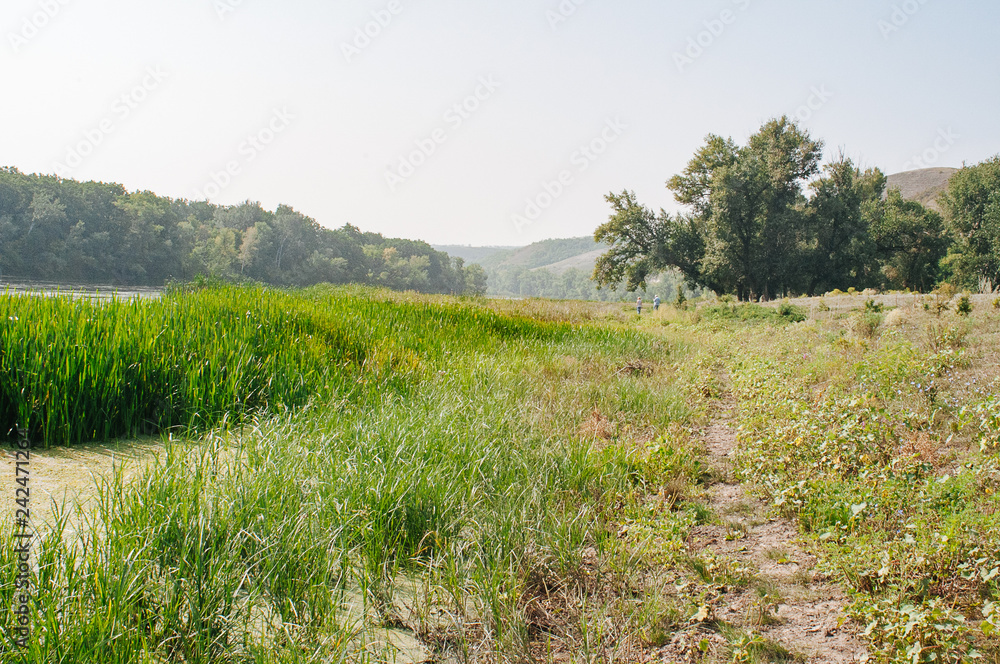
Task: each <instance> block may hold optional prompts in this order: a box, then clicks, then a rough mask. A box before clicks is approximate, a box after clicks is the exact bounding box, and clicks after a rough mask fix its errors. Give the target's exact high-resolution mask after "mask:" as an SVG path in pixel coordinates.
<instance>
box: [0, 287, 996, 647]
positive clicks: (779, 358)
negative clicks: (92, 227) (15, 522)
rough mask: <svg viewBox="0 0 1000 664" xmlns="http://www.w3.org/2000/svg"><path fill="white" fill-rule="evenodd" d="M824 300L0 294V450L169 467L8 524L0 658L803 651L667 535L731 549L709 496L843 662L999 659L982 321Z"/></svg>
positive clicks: (744, 592) (717, 562)
mask: <svg viewBox="0 0 1000 664" xmlns="http://www.w3.org/2000/svg"><path fill="white" fill-rule="evenodd" d="M852 297H853V300H852V301H851V303H852V304H853V306H841V307H834V308H830V307H821V306H819V304H818V303H816V302H813V303H805V302H802V303H785V304H783V305H781V306H777V307H771V308H768V307H758V306H756V305H735V304H733V303H726V302H707V303H700V304H698V305H697V306H695V305H693V304H688V305H686V306H685V307H683V308H674V307H663V308H661V310H660V311H659V312H657V313H656V314H653V315H646V314H644V315H643V316H642V317H638V316H636V314H635V313H634V311H633V310H631V309H630V308H629V307H627V306H626V305H618V304H610V303H582V302H545V301H538V300H528V301H499V300H482V299H462V298H459V299H455V298H448V297H439V296H420V295H414V294H396V293H390V292H388V291H378V290H371V289H362V288H329V287H315V288H311V289H307V290H302V291H276V290H269V289H254V288H237V287H214V288H192V289H179V290H176V291H173V292H170V293H167V294H165V295H164V297H163V298H161V299H160V300H157V301H143V302H139V301H136V300H127V301H112V302H105V303H96V304H95V303H88V302H86V301H75V302H74V301H71V300H69V299H66V298H51V299H39V298H31V297H25V296H14V295H10V294H8V295H4V296H2V297H0V321H7V322H6V323H5V324H4V326H3V327H0V396H2V397H3V401H2V402H0V404H2V405H0V417H2V418H3V420H2V425H3V430H4V431H6V430H8V429H13V428H15V427H16V430H17V431H18V432H19V433H20V434H21V435H23V436H28V437H29V438H30V439H31V440H32V441H33V445H34V447H35V451H36V453H37V454H44V453H45V451H44V448H45V446H47V445H76V444H79V443H80V442H82V441H86V440H91V439H102V438H108V437H113V436H135V435H139V434H143V435H153V436H156V437H158V438H160V439H161V440H163V452H162V454H160V455H159V456H158V457H156V458H155V459H154V461H153V462H151V464H150V465H149V467H148V468H146V469H145V471H144V472H143V473H142V474H141V475H140V476H139V477H133V478H131V479H128V478H126V476H125V474H124V473H122V472H113V473H110V474H108V475H106V476H103V477H101V478H99V479H98V500H97V501H96V504H95V505H92V506H89V507H87V508H86V509H83V508H82V507H81V508H74V506H73V505H71V504H68V505H57V506H56V507H55V510H54V513H55V517H54V518H53V519H52V522H50V523H48V524H36V525H37V528H38V532H39V536H38V537H37V538H36V540H35V541H34V542H33V554H34V557H33V568H32V581H33V587H34V593H33V597H32V603H31V607H32V611H33V614H32V617H31V619H32V625H33V632H32V636H31V639H30V642H29V644H28V646H27V648H21V649H18V648H16V647H15V646H14V645H13V641H12V638H11V634H12V629H11V628H12V626H13V624H14V623H13V615H12V614H11V613H10V612H9V611H8V610H7V609H8V607H12V606H13V605H14V603H15V590H14V579H15V578H16V575H17V560H16V556H15V554H14V551H15V547H16V543H15V541H14V539H13V535H14V530H13V528H12V524H9V523H8V524H7V525H5V527H4V528H3V531H2V533H3V534H2V538H0V540H2V541H0V577H2V579H3V582H2V585H0V603H2V605H3V607H4V614H3V619H4V623H3V624H4V635H5V643H4V645H3V646H0V661H4V662H7V661H9V662H21V661H29V662H40V663H41V662H45V663H46V664H48V663H56V662H59V663H63V662H66V663H68V662H95V663H104V662H109V663H110V662H150V663H152V662H268V663H277V662H282V663H284V662H383V661H385V662H389V661H399V662H403V661H449V662H481V661H482V662H496V661H518V662H520V661H553V662H554V661H574V662H584V661H586V662H596V661H608V662H610V661H705V662H730V661H738V662H739V661H744V662H748V661H806V660H807V659H809V657H810V656H812V657H813V658H814V659H815V657H816V655H815V654H814V653H809V652H806V651H804V650H802V651H800V650H799V649H798V648H797V645H796V644H795V643H794V642H789V643H783V642H782V643H779V642H777V640H776V639H777V637H775V636H774V634H775V633H773V632H770V631H769V630H771V629H773V628H776V627H775V626H777V625H779V624H780V622H781V620H782V617H781V615H779V612H778V610H777V608H776V607H778V606H779V605H780V604H781V603H782V601H786V602H789V601H790V600H789V599H787V598H786V599H785V600H783V598H782V597H781V596H780V594H781V590H780V589H775V586H774V584H770V585H769V583H770V582H769V581H768V579H767V574H766V573H765V571H764V570H762V569H753V568H749V567H747V566H746V564H745V563H743V562H740V561H741V560H742V559H737V558H736V557H727V556H722V555H715V554H714V553H709V552H706V551H704V550H699V549H698V548H696V547H694V546H693V545H692V542H694V541H695V539H693V534H696V533H698V532H703V531H704V530H705V529H706V528H711V527H718V526H719V525H720V524H724V525H725V527H726V528H728V530H726V532H727V537H726V539H727V540H728V539H730V538H729V532H730V531H732V539H733V540H734V541H735V542H736V543H737V544H738V543H739V541H740V539H741V538H746V537H747V536H748V535H747V532H746V531H745V530H744V531H739V529H738V528H735V527H732V524H731V523H730V521H729V519H730V516H727V515H726V514H722V513H720V512H719V510H717V509H715V508H713V503H712V501H711V500H710V494H711V492H712V491H714V490H715V489H714V488H713V487H716V488H717V487H718V486H723V485H727V483H731V484H736V483H739V484H740V485H741V486H743V487H746V490H747V492H748V494H749V495H752V496H753V501H754V502H753V505H749V504H748V506H747V509H748V510H758V511H759V512H760V521H761V522H762V523H764V522H767V521H768V520H773V519H779V518H783V519H787V520H789V523H793V524H795V525H796V527H797V528H798V529H799V537H800V538H801V539H800V541H799V544H797V546H801V547H803V548H804V549H806V550H808V551H809V552H810V554H811V555H813V556H815V557H816V559H817V560H818V566H817V568H816V571H815V575H816V577H818V576H820V575H822V576H823V577H824V578H825V579H829V580H830V581H831V582H832V583H836V584H838V586H839V587H842V588H843V592H844V593H845V595H846V597H847V603H846V604H845V608H844V616H843V620H844V622H845V629H850V630H852V631H853V633H855V634H856V635H857V637H858V638H859V639H862V640H863V641H864V642H865V643H867V644H868V646H869V655H868V657H870V661H880V662H920V661H942V662H946V661H951V662H962V661H1000V660H998V659H997V658H998V654H997V653H998V645H997V640H996V634H995V629H996V627H997V626H998V625H1000V611H998V610H997V609H996V608H995V605H994V604H993V602H995V601H996V600H997V599H998V598H997V583H998V579H1000V573H998V571H997V570H998V569H1000V544H998V542H1000V538H998V536H997V535H998V529H1000V517H998V516H997V513H996V512H997V511H996V507H997V500H998V499H997V498H996V490H997V484H998V481H1000V464H998V460H997V459H998V457H997V454H998V443H1000V441H998V439H997V431H998V428H1000V426H998V425H1000V399H998V397H997V389H996V388H997V382H996V381H997V378H998V375H1000V366H998V357H997V347H998V346H997V341H998V338H997V335H998V333H1000V312H998V311H997V310H996V309H994V308H993V307H992V306H991V305H990V303H989V302H985V303H982V302H979V301H977V303H976V306H975V308H974V310H973V311H972V312H971V314H970V315H968V316H959V315H957V314H956V313H955V312H954V310H953V309H950V310H944V309H940V308H936V309H934V310H933V311H932V310H930V308H928V310H925V309H923V307H922V306H912V305H911V306H908V307H900V308H898V309H895V310H893V309H892V308H891V307H886V306H876V304H874V303H873V304H866V302H867V300H866V299H865V298H864V297H863V296H860V295H858V296H852ZM722 411H726V412H727V413H731V415H732V418H733V421H732V426H733V427H734V428H735V430H736V434H737V440H738V444H737V448H736V453H735V455H734V458H733V462H732V466H731V468H730V467H722V466H720V465H719V464H718V463H716V461H717V460H715V459H713V457H712V454H711V451H710V449H709V448H708V447H707V446H706V444H705V442H704V440H705V436H704V432H705V430H706V427H710V426H717V425H718V418H719V413H720V412H722ZM10 494H11V501H13V484H11V489H10ZM33 500H35V501H37V500H39V497H37V496H33ZM755 518H756V517H755ZM811 573H812V572H811ZM812 582H813V580H811V579H804V580H803V584H804V585H805V586H808V585H809V584H810V583H812ZM736 596H739V597H755V598H758V599H759V601H756V600H755V603H754V605H753V608H754V610H753V611H752V612H751V611H747V612H743V613H740V614H738V615H737V614H733V615H729V614H727V613H725V612H724V611H723V610H722V609H723V607H724V606H725V605H726V604H727V602H729V603H731V600H732V598H733V597H736ZM765 600H766V601H765ZM815 661H824V660H822V659H815Z"/></svg>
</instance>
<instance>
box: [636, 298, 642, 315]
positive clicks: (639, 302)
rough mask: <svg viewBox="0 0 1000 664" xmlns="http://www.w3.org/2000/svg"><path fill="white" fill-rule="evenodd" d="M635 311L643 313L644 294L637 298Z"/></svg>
mask: <svg viewBox="0 0 1000 664" xmlns="http://www.w3.org/2000/svg"><path fill="white" fill-rule="evenodd" d="M635 313H637V314H639V315H640V316H641V315H642V296H641V295H640V296H639V297H638V298H636V300H635Z"/></svg>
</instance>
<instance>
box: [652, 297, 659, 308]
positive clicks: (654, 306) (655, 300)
mask: <svg viewBox="0 0 1000 664" xmlns="http://www.w3.org/2000/svg"><path fill="white" fill-rule="evenodd" d="M659 310H660V296H659V295H654V296H653V311H659Z"/></svg>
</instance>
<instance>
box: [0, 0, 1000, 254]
mask: <svg viewBox="0 0 1000 664" xmlns="http://www.w3.org/2000/svg"><path fill="white" fill-rule="evenodd" d="M998 26H1000V3H998V2H996V0H951V1H950V2H945V0H808V1H803V0H798V1H797V2H792V1H791V0H717V1H698V2H695V1H683V2H682V1H672V0H660V1H654V0H617V1H616V2H612V1H611V0H340V1H337V2H321V1H319V0H281V1H280V2H279V0H170V1H169V2H168V1H167V0H3V3H2V4H0V40H2V41H0V68H2V69H0V71H2V72H3V79H4V86H3V99H2V102H0V165H7V166H14V167H17V168H18V169H20V170H21V171H24V172H29V173H30V172H39V173H53V172H58V173H59V174H60V175H63V176H65V177H73V178H76V179H84V180H102V181H115V182H120V183H122V184H123V185H124V186H125V187H126V188H128V189H129V190H145V189H148V190H152V191H155V192H156V193H159V194H162V195H166V196H172V197H175V198H189V199H194V198H199V199H202V198H209V199H210V200H212V201H213V202H215V203H222V204H232V203H238V202H240V201H243V200H246V199H251V200H259V201H260V202H261V203H262V204H263V205H264V206H265V207H267V208H270V209H273V208H274V207H275V206H277V205H278V204H279V203H285V204H288V205H291V206H292V207H294V208H296V209H298V210H300V211H302V212H303V213H305V214H308V215H309V216H312V217H314V218H315V219H316V220H317V221H319V222H320V223H321V224H323V225H325V226H329V227H338V226H341V225H343V224H345V223H352V224H355V225H357V226H359V227H361V228H362V229H364V230H371V231H377V232H381V233H384V234H386V235H389V236H401V237H409V238H415V239H424V240H427V241H429V242H433V243H458V244H528V243H530V242H533V241H535V240H540V239H544V238H550V237H568V236H579V235H587V234H590V233H592V232H593V230H594V229H595V228H596V227H597V226H598V225H599V224H601V223H602V222H603V221H604V220H605V219H606V217H607V214H608V206H607V204H606V203H605V201H604V200H603V196H604V194H606V193H607V192H608V191H611V190H615V191H620V190H621V189H624V188H629V189H634V190H635V191H636V192H637V194H638V196H639V198H640V200H641V201H643V202H644V203H645V204H647V205H649V206H651V207H654V208H659V207H661V206H662V207H666V208H667V209H668V210H673V209H676V207H675V204H674V202H673V200H672V197H671V195H670V193H669V192H668V191H667V190H666V189H665V187H664V181H665V180H666V179H667V178H668V177H670V176H671V175H672V174H674V173H676V172H678V171H679V170H680V169H682V168H683V167H684V165H685V163H686V162H687V160H688V159H689V158H690V156H691V154H692V152H693V151H694V150H695V149H697V148H698V147H699V146H700V145H701V143H702V141H703V139H704V136H705V135H706V134H707V133H709V132H712V133H718V134H722V135H726V136H732V137H734V138H736V139H737V140H739V141H743V140H744V139H745V138H746V137H747V136H748V135H749V134H750V133H752V132H753V131H754V130H755V129H756V128H757V127H759V126H760V124H762V123H763V122H764V121H766V120H767V119H769V118H771V117H774V116H779V115H782V114H789V115H792V116H798V117H799V118H800V119H801V124H802V126H803V127H805V128H806V129H808V130H809V131H810V132H811V133H812V135H813V136H815V137H818V138H822V139H823V140H825V142H826V146H827V156H828V157H830V156H833V155H834V154H835V153H836V152H837V151H838V150H839V149H841V148H843V149H844V150H845V151H846V152H847V154H849V155H850V156H852V157H854V158H855V159H856V160H857V161H859V162H860V163H861V164H862V165H865V166H879V167H880V168H882V169H883V170H885V171H886V172H889V173H892V172H896V171H900V170H907V169H910V168H918V167H921V166H961V164H962V163H963V162H969V163H975V162H978V161H981V160H983V159H986V158H988V157H990V156H992V155H994V154H996V153H997V152H1000V123H998V122H997V109H998V108H1000V76H998V72H1000V40H997V38H996V30H997V27H998Z"/></svg>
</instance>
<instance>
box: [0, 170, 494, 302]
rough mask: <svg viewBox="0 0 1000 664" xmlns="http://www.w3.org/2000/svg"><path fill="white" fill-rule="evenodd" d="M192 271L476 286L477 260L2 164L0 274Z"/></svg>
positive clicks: (68, 276)
mask: <svg viewBox="0 0 1000 664" xmlns="http://www.w3.org/2000/svg"><path fill="white" fill-rule="evenodd" d="M199 275H203V276H210V277H216V278H222V279H230V280H255V281H259V282H263V283H268V284H274V285H278V286H308V285H313V284H317V283H333V284H343V283H360V284H369V285H375V286H384V287H387V288H392V289H396V290H415V291H419V292H424V293H456V294H482V293H484V292H485V291H486V274H485V272H484V271H483V269H482V268H481V267H480V266H478V265H468V266H467V265H465V264H464V261H462V259H461V258H451V257H449V256H448V254H447V253H444V252H441V251H435V250H434V249H433V248H432V247H431V246H430V245H429V244H427V243H425V242H417V241H412V240H405V239H397V238H386V237H383V236H382V235H380V234H377V233H365V232H362V231H361V230H359V229H358V228H356V227H355V226H352V225H349V224H348V225H345V226H343V227H342V228H338V229H336V230H331V229H328V228H325V227H323V226H320V225H319V224H318V223H317V222H316V221H315V220H313V219H311V218H309V217H307V216H305V215H303V214H301V213H299V212H296V211H295V210H294V209H292V208H291V207H288V206H285V205H281V206H279V207H278V208H277V209H276V210H274V211H273V212H271V211H268V210H265V209H263V208H262V207H261V205H260V204H259V203H254V202H249V201H248V202H245V203H242V204H240V205H233V206H224V205H213V204H211V203H208V202H205V201H188V200H178V199H171V198H165V197H162V196H157V195H156V194H153V193H151V192H148V191H143V192H127V191H125V189H124V187H122V186H121V185H119V184H109V183H103V182H78V181H76V180H69V179H62V178H59V177H56V176H47V175H27V174H23V173H20V172H19V171H18V170H17V169H14V168H0V277H3V278H5V279H8V280H10V279H25V280H41V281H57V282H74V283H91V284H113V285H117V286H160V285H163V284H165V283H167V282H169V281H172V280H177V281H188V280H191V279H193V278H195V277H197V276H199Z"/></svg>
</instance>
